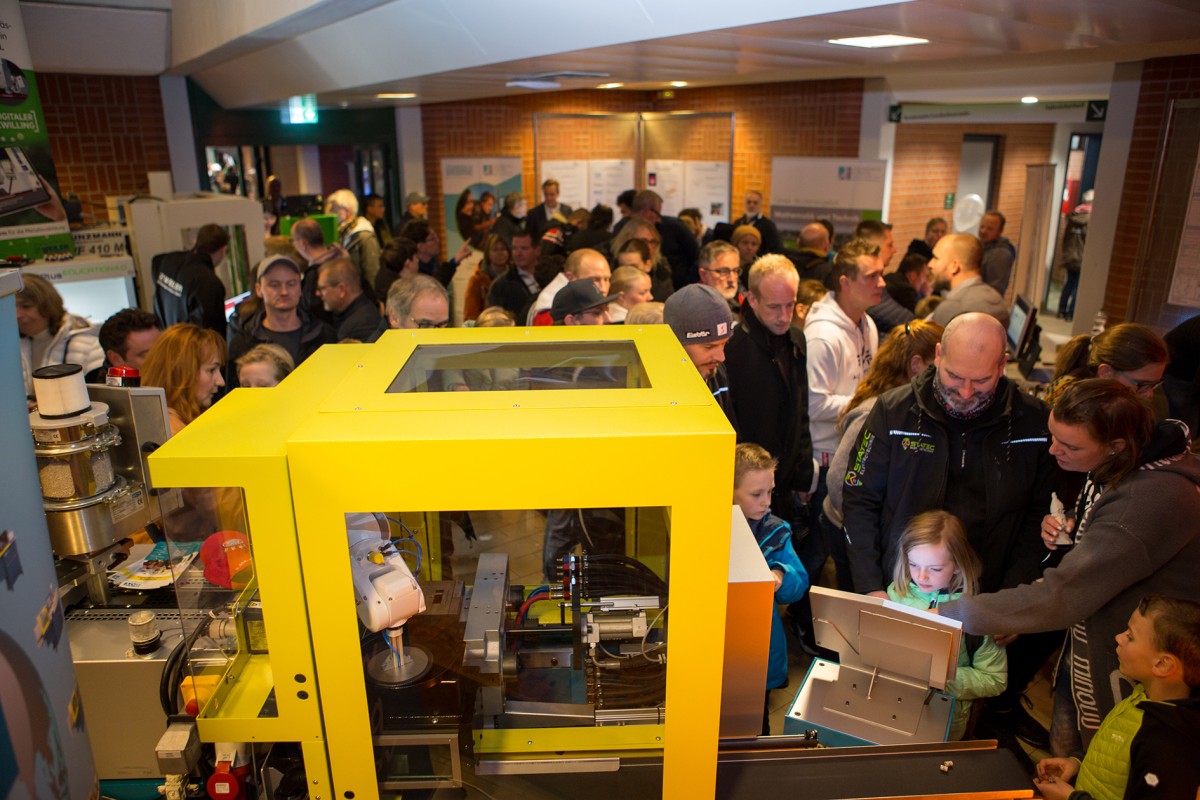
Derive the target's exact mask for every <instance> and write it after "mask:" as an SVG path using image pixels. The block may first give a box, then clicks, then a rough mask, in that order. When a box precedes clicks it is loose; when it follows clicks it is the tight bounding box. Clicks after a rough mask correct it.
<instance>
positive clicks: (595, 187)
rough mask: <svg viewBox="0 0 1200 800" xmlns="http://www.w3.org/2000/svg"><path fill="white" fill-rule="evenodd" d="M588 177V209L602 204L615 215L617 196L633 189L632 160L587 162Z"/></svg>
mask: <svg viewBox="0 0 1200 800" xmlns="http://www.w3.org/2000/svg"><path fill="white" fill-rule="evenodd" d="M588 176H589V182H588V208H592V207H594V206H596V204H598V203H603V204H604V205H606V206H609V207H611V208H612V209H613V212H614V213H615V212H616V209H617V196H618V195H619V194H621V192H623V191H625V190H626V189H632V188H633V159H632V158H600V159H592V160H591V161H589V162H588Z"/></svg>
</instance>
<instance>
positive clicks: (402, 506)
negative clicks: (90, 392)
mask: <svg viewBox="0 0 1200 800" xmlns="http://www.w3.org/2000/svg"><path fill="white" fill-rule="evenodd" d="M580 354H582V358H581V359H577V356H580ZM596 354H599V355H600V356H601V360H604V359H605V358H607V359H608V361H609V363H613V364H618V365H620V369H623V370H626V373H624V374H626V375H627V377H628V381H627V382H626V384H625V386H624V387H623V388H587V387H589V386H591V384H589V383H588V381H587V380H586V379H585V378H584V373H585V369H584V368H581V367H579V366H578V365H579V364H588V363H595V362H594V361H589V360H588V358H589V357H591V356H595V355H596ZM606 354H607V355H606ZM513 364H518V365H520V366H521V367H523V368H539V369H545V370H558V371H559V374H560V375H561V374H565V375H567V376H568V378H569V379H571V380H575V381H577V384H576V385H577V386H578V387H579V388H568V389H562V390H558V391H545V390H540V389H536V388H524V387H523V386H522V385H521V384H517V386H516V388H509V390H506V391H440V392H435V391H429V390H428V389H429V388H430V386H431V385H432V384H431V383H430V380H431V376H434V375H437V376H438V377H437V378H436V379H433V380H434V382H436V381H437V380H446V382H447V383H448V382H449V380H448V379H446V376H447V375H448V374H450V373H451V372H453V371H455V370H471V369H478V370H489V369H495V368H497V365H500V366H502V367H505V368H507V367H511V366H512V365H513ZM733 444H734V434H733V431H732V429H731V428H730V426H729V424H728V422H727V421H726V419H725V417H724V415H723V414H722V413H721V411H720V409H719V408H718V407H717V405H716V404H715V402H714V401H713V399H712V397H711V395H710V393H709V392H708V390H707V389H706V387H705V385H704V383H703V382H702V381H701V380H699V379H698V376H697V373H696V369H695V367H694V366H693V365H692V364H691V362H690V360H689V359H688V357H687V356H686V354H685V353H684V352H683V350H682V348H681V347H680V346H679V343H678V342H677V340H676V339H675V337H674V336H673V334H672V333H671V332H670V330H669V329H668V328H667V327H665V326H645V327H637V326H629V327H621V328H617V327H610V328H584V327H569V328H564V327H553V328H507V329H505V328H498V329H497V328H489V329H462V330H436V331H428V330H427V331H389V332H388V333H386V334H385V335H384V336H383V337H382V338H381V339H380V341H379V342H377V343H375V344H371V345H337V346H328V347H324V348H322V349H321V350H320V351H318V352H317V353H316V354H315V355H313V356H312V357H311V358H309V359H308V360H307V361H306V362H305V363H304V364H303V365H302V366H301V367H300V368H299V369H298V370H297V371H296V372H295V373H293V374H292V375H291V376H289V377H288V378H287V380H285V381H284V382H283V383H282V384H281V385H280V386H278V387H276V388H273V389H239V390H237V391H234V392H232V393H231V394H230V395H229V396H228V397H226V398H224V399H222V400H221V401H220V402H219V403H217V404H216V405H214V406H213V407H212V408H211V409H209V410H208V411H206V412H205V413H204V414H203V415H202V416H201V417H200V418H199V419H198V420H196V421H195V422H193V423H192V424H190V425H189V426H188V427H187V428H186V429H185V430H184V431H182V432H181V433H180V434H179V435H177V436H176V437H174V438H172V439H171V440H170V441H169V442H167V444H166V445H164V446H163V447H162V448H161V449H159V450H158V451H157V452H156V453H155V454H154V455H153V456H151V457H150V459H149V461H150V467H151V473H152V477H153V480H154V484H155V485H156V486H158V487H184V488H187V489H190V490H192V491H195V490H196V489H197V487H215V488H218V489H225V488H226V487H234V489H236V490H240V492H234V494H236V495H238V497H239V498H240V499H241V500H242V501H244V511H245V519H246V525H247V526H248V529H247V530H246V531H245V532H246V533H247V534H248V538H249V543H250V548H251V550H252V553H253V566H254V577H253V580H252V581H251V582H250V583H249V585H247V586H245V588H242V589H230V590H228V592H229V594H230V597H231V600H230V602H231V603H232V604H233V605H235V606H236V607H237V608H238V609H239V610H245V609H246V608H248V607H249V606H251V605H253V604H254V603H258V602H260V603H261V623H260V625H261V629H259V630H257V632H256V633H251V632H250V631H249V630H248V629H245V628H241V629H239V630H238V632H237V640H238V646H237V652H236V655H235V656H234V657H233V658H231V659H230V660H228V661H224V662H221V661H217V662H213V664H211V665H210V666H208V667H204V666H203V665H194V666H193V673H198V674H203V673H204V672H205V671H206V670H207V671H208V672H210V673H216V675H217V677H218V678H219V681H218V684H217V685H218V688H217V689H216V691H215V692H214V693H213V695H212V697H211V699H209V700H208V702H207V704H206V705H205V706H204V708H203V709H202V710H201V713H200V716H199V718H198V725H199V730H200V735H201V738H202V739H203V740H205V741H243V742H268V741H290V742H299V743H300V745H301V748H302V751H303V755H304V760H305V770H306V773H307V777H308V782H309V783H308V785H309V790H310V796H314V797H315V796H318V795H319V796H321V797H324V798H334V797H338V798H340V797H355V798H361V799H362V800H366V799H367V798H375V797H377V796H378V794H379V790H378V787H377V785H376V783H375V775H376V764H375V762H374V755H373V748H372V745H373V742H372V731H371V724H370V721H369V709H368V700H367V691H366V689H365V687H364V679H363V665H362V661H361V658H359V657H358V654H359V652H360V631H359V626H358V620H357V617H356V613H355V594H354V590H353V587H352V581H351V569H350V559H349V558H348V555H347V547H346V538H345V537H346V522H345V520H346V514H348V513H357V512H369V511H386V512H389V515H391V516H394V517H397V518H399V519H402V520H404V521H406V522H408V523H409V526H410V527H412V528H414V530H417V531H418V533H420V534H421V535H422V536H423V540H424V541H425V542H426V558H425V565H424V566H423V568H422V570H421V573H420V575H419V576H418V577H419V578H420V579H421V581H422V583H425V582H426V581H432V580H436V579H438V578H441V577H443V576H442V575H441V574H440V572H439V566H440V564H441V563H442V559H441V555H442V554H441V553H439V552H438V549H439V545H438V539H439V537H438V535H437V532H436V528H437V522H436V517H434V516H432V515H431V514H430V513H429V512H431V511H436V510H439V509H466V510H468V511H470V510H474V509H480V510H505V509H574V508H585V509H586V508H602V507H624V508H627V509H658V510H660V512H659V513H658V516H659V517H665V527H667V529H668V533H667V542H666V544H667V550H666V552H665V553H662V554H660V556H659V558H658V562H660V563H656V564H654V565H653V566H654V567H655V569H661V570H663V571H664V572H665V571H666V569H667V566H668V564H669V607H670V617H669V619H670V645H669V651H668V657H667V662H666V703H665V707H666V709H667V711H666V715H665V719H666V721H665V724H645V725H621V726H612V727H570V728H536V729H532V728H531V729H529V730H513V729H507V730H502V731H476V732H475V745H476V749H477V750H483V751H486V752H489V753H492V754H501V755H503V756H504V757H508V758H513V759H521V758H547V757H549V758H554V757H561V755H565V756H576V755H579V754H581V753H606V754H612V753H617V754H619V753H627V752H632V751H639V750H640V751H646V750H655V749H658V748H661V751H662V754H663V759H664V773H663V774H664V779H663V780H664V786H663V793H664V795H667V796H684V795H686V796H696V797H711V796H712V795H713V792H714V786H715V777H716V756H717V742H718V728H719V717H720V711H721V709H720V706H721V691H720V688H721V679H722V675H721V672H722V659H721V653H722V651H723V646H724V637H725V631H726V619H725V615H726V587H727V585H728V581H729V572H728V570H729V552H730V503H729V497H730V487H731V486H732V471H733V458H732V454H733ZM659 527H663V526H662V525H660V526H659ZM649 530H650V526H648V527H647V531H649ZM168 536H170V530H169V529H168ZM659 536H660V538H661V532H660V534H659ZM648 538H653V537H650V536H649V534H648ZM644 544H645V543H638V544H637V545H629V546H630V547H634V546H643V545H644ZM650 555H651V556H652V555H653V554H652V553H651V554H650ZM649 560H650V561H653V558H650V559H649ZM179 594H180V597H181V598H184V597H186V596H187V587H186V582H185V585H183V586H181V588H180V591H179ZM263 633H265V637H266V639H267V640H268V641H269V647H268V648H266V649H265V651H264V649H263V648H262V647H260V646H254V645H253V644H252V640H253V639H255V638H256V636H257V638H259V639H261V638H262V635H263ZM644 641H645V640H643V646H644ZM272 693H273V698H274V702H273V704H270V711H269V713H265V712H264V704H267V703H268V697H269V696H271V695H272Z"/></svg>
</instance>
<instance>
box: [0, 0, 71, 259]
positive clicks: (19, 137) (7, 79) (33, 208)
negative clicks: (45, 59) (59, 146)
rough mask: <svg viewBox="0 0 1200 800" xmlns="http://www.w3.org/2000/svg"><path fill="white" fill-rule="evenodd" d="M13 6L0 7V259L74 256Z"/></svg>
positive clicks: (7, 0) (9, 0) (9, 2)
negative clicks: (10, 257)
mask: <svg viewBox="0 0 1200 800" xmlns="http://www.w3.org/2000/svg"><path fill="white" fill-rule="evenodd" d="M74 247H75V245H74V242H73V241H72V239H71V231H70V228H69V227H68V225H67V214H66V211H65V209H64V208H63V204H62V201H61V200H60V199H59V192H58V176H57V175H56V174H55V171H54V158H53V157H52V156H51V154H50V137H49V135H47V133H46V120H45V117H44V116H43V115H42V102H41V98H40V97H39V96H38V90H37V80H36V79H35V77H34V73H33V63H32V59H31V58H30V57H29V46H28V44H27V43H26V41H25V26H24V23H23V22H22V20H21V9H20V5H19V4H18V3H17V2H16V0H2V1H0V257H7V256H24V257H26V258H29V259H39V258H42V257H44V256H50V257H54V256H61V255H67V254H71V253H74V252H75V250H74Z"/></svg>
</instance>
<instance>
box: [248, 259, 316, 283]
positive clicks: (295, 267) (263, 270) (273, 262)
mask: <svg viewBox="0 0 1200 800" xmlns="http://www.w3.org/2000/svg"><path fill="white" fill-rule="evenodd" d="M275 267H287V268H288V269H290V270H292V271H293V272H295V273H296V274H297V275H303V274H304V271H303V270H302V269H300V265H299V264H297V263H296V262H295V261H292V260H291V259H290V258H288V257H287V256H267V257H266V258H264V259H263V260H262V261H260V262H258V268H257V269H255V274H256V275H257V276H258V280H260V281H261V280H262V279H263V278H265V277H266V276H267V273H268V272H270V271H271V270H273V269H274V268H275Z"/></svg>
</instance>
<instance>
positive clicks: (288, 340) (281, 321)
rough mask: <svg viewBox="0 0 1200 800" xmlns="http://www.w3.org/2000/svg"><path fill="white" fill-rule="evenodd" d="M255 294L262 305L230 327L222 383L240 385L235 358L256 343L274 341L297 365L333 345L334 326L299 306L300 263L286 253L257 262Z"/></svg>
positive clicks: (334, 340)
mask: <svg viewBox="0 0 1200 800" xmlns="http://www.w3.org/2000/svg"><path fill="white" fill-rule="evenodd" d="M257 273H258V278H257V280H256V281H255V283H254V294H255V295H256V296H257V297H259V298H260V299H261V300H262V308H260V309H259V310H258V311H256V312H255V313H254V314H252V315H251V316H250V317H249V318H247V319H246V321H245V323H244V324H243V325H242V326H241V327H237V328H235V327H230V329H229V360H228V362H227V364H226V370H225V373H226V375H225V383H226V385H228V386H229V387H230V388H233V387H236V386H239V385H240V384H239V383H238V377H237V360H238V358H240V357H241V356H242V355H243V354H245V353H246V352H248V351H249V350H250V349H251V348H252V347H254V346H255V345H258V344H277V345H279V346H280V347H282V348H283V349H284V350H287V351H288V354H289V355H291V357H292V360H293V361H294V362H295V364H296V366H300V362H302V361H304V359H306V358H308V357H309V356H310V355H312V354H313V353H315V352H316V351H317V348H319V347H320V346H321V345H324V344H333V343H334V342H336V341H337V339H335V338H334V334H333V328H331V327H330V326H329V325H328V323H325V322H322V321H321V320H319V319H313V317H312V316H311V315H310V314H309V313H308V311H307V310H305V309H304V308H302V307H301V305H300V292H301V288H300V265H299V264H297V263H296V262H295V261H293V260H292V259H290V258H288V257H287V256H267V257H266V258H265V259H263V260H262V261H261V262H259V265H258V269H257Z"/></svg>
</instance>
